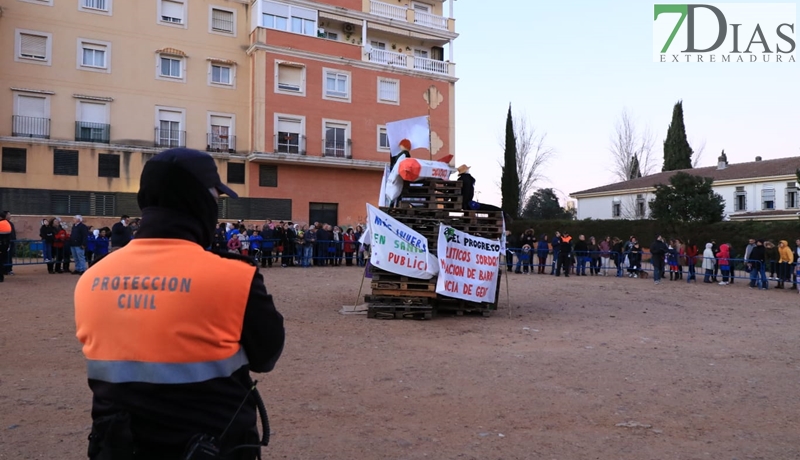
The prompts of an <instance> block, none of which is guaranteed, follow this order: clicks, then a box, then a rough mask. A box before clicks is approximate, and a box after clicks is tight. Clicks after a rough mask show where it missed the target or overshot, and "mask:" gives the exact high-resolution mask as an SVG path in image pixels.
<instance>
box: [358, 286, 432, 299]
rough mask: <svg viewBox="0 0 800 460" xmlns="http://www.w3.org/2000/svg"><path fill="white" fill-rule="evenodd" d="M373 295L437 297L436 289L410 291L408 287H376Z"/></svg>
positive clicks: (373, 289)
mask: <svg viewBox="0 0 800 460" xmlns="http://www.w3.org/2000/svg"><path fill="white" fill-rule="evenodd" d="M372 295H377V296H390V297H429V298H431V299H435V298H436V289H435V287H434V290H433V291H410V290H406V289H375V288H372Z"/></svg>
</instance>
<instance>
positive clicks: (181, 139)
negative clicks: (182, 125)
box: [154, 128, 186, 147]
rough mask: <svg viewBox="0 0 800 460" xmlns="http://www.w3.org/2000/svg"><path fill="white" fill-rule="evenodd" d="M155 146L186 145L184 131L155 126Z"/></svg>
mask: <svg viewBox="0 0 800 460" xmlns="http://www.w3.org/2000/svg"><path fill="white" fill-rule="evenodd" d="M154 145H155V146H156V147H186V131H178V130H175V129H159V128H155V140H154Z"/></svg>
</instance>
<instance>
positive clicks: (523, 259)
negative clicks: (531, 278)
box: [514, 228, 536, 274]
mask: <svg viewBox="0 0 800 460" xmlns="http://www.w3.org/2000/svg"><path fill="white" fill-rule="evenodd" d="M535 244H536V238H535V237H534V236H533V229H532V228H529V229H527V230H525V231H524V232H522V235H520V236H519V245H520V252H519V253H518V254H517V268H516V269H515V270H514V273H525V274H527V273H528V270H530V268H531V259H532V258H533V253H532V252H531V251H532V249H533V248H534V246H535ZM526 246H527V251H526Z"/></svg>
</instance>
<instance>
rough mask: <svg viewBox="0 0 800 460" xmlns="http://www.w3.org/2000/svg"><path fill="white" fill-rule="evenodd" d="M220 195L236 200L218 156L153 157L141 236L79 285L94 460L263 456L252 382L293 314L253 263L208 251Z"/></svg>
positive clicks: (146, 176)
mask: <svg viewBox="0 0 800 460" xmlns="http://www.w3.org/2000/svg"><path fill="white" fill-rule="evenodd" d="M220 194H227V195H229V196H231V197H233V198H236V194H235V193H234V192H233V191H232V190H231V189H230V188H228V187H227V186H226V185H225V184H223V183H222V182H221V180H220V178H219V174H218V172H217V167H216V164H215V162H214V159H213V158H212V157H211V156H209V155H208V154H206V153H202V152H199V151H196V150H190V149H185V148H179V149H171V150H166V151H164V152H161V153H159V154H158V155H156V156H154V157H153V158H151V159H150V160H149V161H148V162H147V163H146V164H145V166H144V169H143V171H142V175H141V181H140V189H139V192H138V195H137V200H138V204H139V207H140V208H141V210H142V220H141V225H140V227H139V229H138V231H137V233H136V238H135V239H134V240H132V241H131V242H130V243H128V244H127V245H126V246H125V247H122V248H120V249H119V250H117V251H114V252H113V253H110V254H108V255H107V256H106V257H104V258H103V259H102V260H101V261H99V262H98V263H96V264H95V265H93V266H92V267H91V268H89V269H88V270H86V272H85V273H84V275H83V276H82V277H81V278H80V279H79V281H78V284H77V286H76V288H75V322H76V326H77V334H76V335H77V337H78V339H79V340H80V342H81V343H82V344H83V353H84V355H85V356H86V360H87V373H88V380H89V387H90V388H91V390H92V392H93V394H94V397H93V404H92V419H93V422H94V423H93V425H92V432H91V435H90V437H89V454H88V455H89V458H90V459H94V460H101V459H154V460H157V459H182V458H187V457H186V452H188V451H189V450H190V449H193V448H196V447H197V444H198V443H199V442H208V443H211V444H212V445H213V446H214V448H215V449H218V451H219V455H220V457H219V458H226V459H248V460H249V459H254V458H261V456H260V452H261V451H260V448H261V445H264V444H266V442H264V443H263V444H261V445H259V437H258V431H257V428H256V422H257V417H256V412H257V410H258V409H259V407H258V404H259V401H260V398H259V397H258V395H257V393H256V392H253V390H252V389H253V388H254V385H253V383H252V381H251V380H250V374H249V373H250V372H251V371H252V372H269V371H271V370H272V369H273V367H274V366H275V363H276V362H277V360H278V358H279V357H280V355H281V352H282V350H283V344H284V327H283V317H282V316H281V314H280V313H278V311H277V310H276V309H275V306H274V304H273V301H272V296H270V295H269V294H268V293H267V290H266V287H265V286H264V280H263V278H262V276H261V274H260V273H259V271H258V268H257V267H256V266H255V265H254V264H253V262H252V260H250V259H249V258H247V257H242V256H238V255H234V254H228V253H225V254H217V253H213V252H209V251H207V250H206V248H209V247H210V246H211V243H212V239H213V235H214V227H215V226H216V221H217V200H218V198H219V195H220ZM261 407H263V404H262V405H261ZM263 415H265V412H263V413H262V422H263V418H264V417H263ZM223 433H224V434H223ZM265 439H266V438H265ZM193 446H194V447H193ZM188 458H192V457H188ZM202 458H207V457H202ZM208 458H215V457H208Z"/></svg>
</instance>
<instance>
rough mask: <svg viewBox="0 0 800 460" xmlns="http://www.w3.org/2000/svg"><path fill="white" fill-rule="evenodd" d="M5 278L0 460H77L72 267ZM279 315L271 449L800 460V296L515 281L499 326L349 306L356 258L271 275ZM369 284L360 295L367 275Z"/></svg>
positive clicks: (84, 393)
mask: <svg viewBox="0 0 800 460" xmlns="http://www.w3.org/2000/svg"><path fill="white" fill-rule="evenodd" d="M15 271H16V273H17V274H16V276H12V277H8V278H6V283H3V284H0V458H3V459H33V458H59V459H80V458H85V452H86V436H87V435H88V433H89V429H90V425H91V420H90V412H89V410H90V401H91V400H90V396H91V394H90V392H89V389H88V387H87V385H86V381H85V368H84V361H83V356H82V354H81V350H80V346H79V343H78V341H77V340H76V339H75V337H74V320H73V305H72V289H73V287H74V285H75V282H76V277H75V276H72V275H47V273H46V272H45V269H44V267H41V266H40V267H19V268H16V269H15ZM263 272H264V274H265V277H266V280H267V285H268V288H269V289H270V291H271V292H272V293H273V294H274V296H275V299H276V304H277V306H278V308H279V310H280V311H281V312H282V313H283V314H284V316H285V318H286V331H287V343H286V348H285V351H284V353H283V356H282V358H281V360H280V361H279V362H278V366H277V368H276V369H275V371H274V372H272V373H270V374H267V375H265V376H260V377H259V379H260V381H261V383H260V384H259V387H260V389H261V392H262V394H263V395H264V399H265V401H266V404H267V408H268V411H269V414H270V422H271V424H272V429H273V431H274V434H273V436H272V442H271V444H270V446H269V447H268V448H267V449H265V450H264V453H265V458H286V459H389V458H390V459H422V458H430V459H547V460H551V459H559V460H560V459H579V460H584V459H637V460H638V459H682V460H683V459H714V460H718V459H726V460H730V459H739V460H744V459H765V460H779V459H798V458H800V398H798V395H800V332H798V324H800V295H798V294H797V293H796V292H794V293H789V292H786V291H778V290H771V291H768V292H760V291H753V290H749V289H747V288H746V283H745V282H743V281H741V282H740V281H737V284H736V285H734V286H718V285H703V284H702V283H700V284H699V285H688V286H687V285H686V284H685V283H684V282H673V283H671V282H669V281H667V282H664V283H662V284H661V285H660V286H654V285H653V283H652V281H649V280H635V279H628V278H624V279H617V278H604V277H581V278H577V277H570V278H568V279H565V278H554V277H552V276H542V275H514V274H512V275H511V276H510V278H509V279H510V283H509V284H510V291H511V298H510V303H511V310H510V314H509V310H508V309H507V307H506V305H507V296H506V293H505V283H503V290H504V292H503V293H502V295H501V296H500V299H501V309H500V310H499V311H497V312H496V313H494V314H493V316H491V317H489V318H482V317H475V316H472V317H439V318H435V319H433V320H431V321H413V320H375V319H367V317H366V316H344V315H341V314H339V313H338V310H339V309H340V308H341V307H342V305H344V304H351V305H352V303H353V301H354V299H355V297H356V293H357V291H358V285H359V282H360V280H361V271H360V270H359V269H357V268H351V267H340V268H328V269H318V268H313V269H308V270H301V269H292V268H287V269H281V268H279V267H276V268H272V269H266V270H264V271H263ZM365 286H367V287H366V288H365V291H366V292H369V289H368V284H366V283H365Z"/></svg>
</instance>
